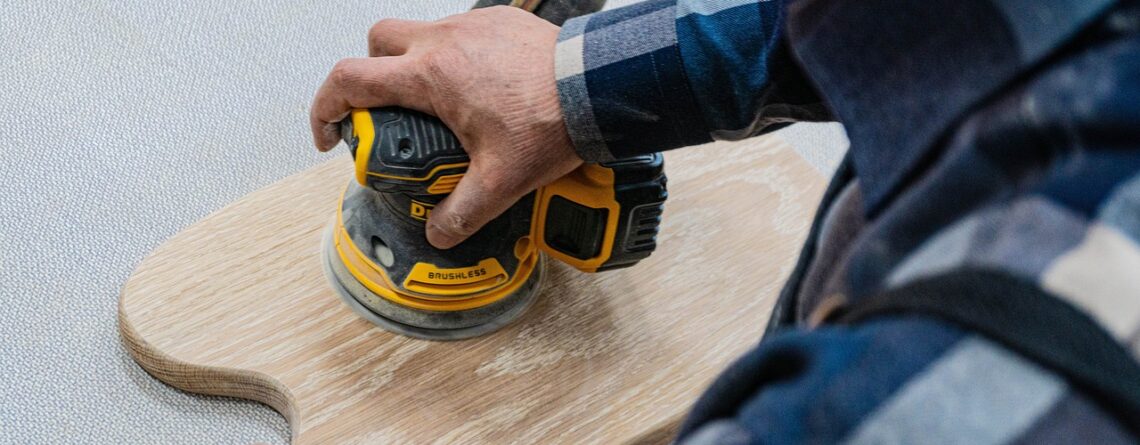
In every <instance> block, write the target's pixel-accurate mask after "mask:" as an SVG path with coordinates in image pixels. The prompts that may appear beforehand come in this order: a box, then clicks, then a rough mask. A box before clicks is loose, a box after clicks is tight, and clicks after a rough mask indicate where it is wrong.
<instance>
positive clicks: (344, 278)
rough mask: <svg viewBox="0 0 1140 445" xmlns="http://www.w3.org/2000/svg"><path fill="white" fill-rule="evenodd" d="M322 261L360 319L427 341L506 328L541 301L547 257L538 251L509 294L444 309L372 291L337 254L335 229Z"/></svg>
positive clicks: (328, 233)
mask: <svg viewBox="0 0 1140 445" xmlns="http://www.w3.org/2000/svg"><path fill="white" fill-rule="evenodd" d="M321 262H322V263H324V270H325V275H327V276H328V278H329V282H330V283H331V284H332V287H333V289H335V290H336V291H337V294H338V295H340V297H341V299H342V300H344V302H345V304H347V305H348V306H349V307H350V308H352V310H353V311H355V312H356V313H357V314H359V315H360V316H361V317H363V318H364V319H366V320H368V321H371V322H373V323H375V324H376V325H378V326H380V327H382V328H384V329H386V330H389V331H392V332H395V333H398V334H402V335H407V336H409V337H415V338H421V339H426V340H461V339H465V338H471V337H476V336H479V335H483V334H486V333H489V332H492V331H495V330H498V329H499V328H502V327H503V326H506V325H507V324H509V323H510V322H511V321H514V320H515V319H516V318H518V317H520V316H522V315H523V314H524V313H525V312H526V310H527V309H529V308H530V307H531V306H532V305H533V304H534V301H535V300H537V299H538V294H539V291H540V290H541V288H542V280H543V277H544V276H545V275H546V273H545V272H546V258H545V256H544V255H540V256H539V258H538V263H537V264H536V265H535V268H534V271H533V272H532V273H531V275H530V277H528V278H527V280H526V281H525V282H524V283H523V284H522V285H520V286H519V288H518V289H516V290H515V291H514V292H512V293H511V295H508V296H506V297H504V298H502V299H501V300H498V301H496V302H494V303H491V304H488V305H486V306H482V307H478V308H473V309H468V310H462V311H447V312H442V311H426V310H421V309H415V308H410V307H406V306H402V305H399V304H396V303H394V302H392V301H389V300H388V299H386V298H384V297H381V296H380V295H376V294H375V293H374V292H372V291H370V290H368V288H367V287H365V286H364V285H363V284H361V283H360V282H359V281H358V280H357V279H356V277H355V276H353V275H352V273H350V272H349V271H348V269H347V268H346V267H345V266H344V263H343V262H342V261H341V259H340V257H339V256H338V255H337V254H336V247H335V245H334V242H333V231H332V228H331V227H330V229H329V230H327V231H326V232H325V234H324V241H323V242H322V246H321Z"/></svg>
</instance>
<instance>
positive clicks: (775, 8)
mask: <svg viewBox="0 0 1140 445" xmlns="http://www.w3.org/2000/svg"><path fill="white" fill-rule="evenodd" d="M784 3H785V2H784V0H759V1H758V0H648V1H645V2H643V3H638V4H634V5H630V6H627V7H624V8H618V9H614V10H609V11H603V12H600V13H596V14H592V15H588V16H583V17H578V18H575V19H572V20H570V21H567V22H566V24H565V25H563V27H562V31H561V34H560V35H559V38H558V39H559V40H558V44H557V46H556V48H555V76H556V78H557V81H558V92H559V96H560V101H561V105H562V110H563V114H564V116H565V120H566V126H567V129H568V130H569V133H570V138H571V139H572V140H573V142H574V145H575V146H576V148H577V150H578V153H579V154H580V155H581V156H582V157H583V159H586V160H588V161H606V160H610V159H614V158H622V157H627V156H632V155H636V154H642V153H649V152H655V151H661V150H667V149H671V148H677V147H683V146H687V145H696V144H701V143H705V142H709V141H711V140H713V139H739V138H743V137H747V136H751V135H754V134H758V133H761V132H763V131H766V130H771V129H774V128H776V127H778V126H780V125H782V124H787V123H789V122H791V121H794V120H805V119H806V120H818V118H819V117H820V115H822V114H826V113H821V112H820V109H821V108H822V106H821V105H819V100H818V99H816V95H815V94H814V90H811V89H810V88H806V87H805V85H806V82H805V81H803V80H802V76H799V75H798V73H799V71H798V67H797V68H795V69H794V71H795V73H793V74H788V75H782V74H781V73H785V72H787V71H790V70H791V67H793V66H795V64H794V63H792V62H790V61H791V58H790V57H788V55H787V51H786V50H785V49H784V47H783V43H782V39H781V37H780V36H781V29H782V22H783V14H784ZM777 59H778V61H777ZM781 76H783V77H790V78H801V79H798V80H793V81H788V82H783V84H785V85H792V87H789V88H782V90H783V91H784V93H781V92H774V91H773V88H772V86H773V85H774V84H776V83H778V82H773V80H774V79H776V78H778V77H781Z"/></svg>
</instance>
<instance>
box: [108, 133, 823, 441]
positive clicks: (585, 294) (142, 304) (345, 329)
mask: <svg viewBox="0 0 1140 445" xmlns="http://www.w3.org/2000/svg"><path fill="white" fill-rule="evenodd" d="M666 171H667V173H668V174H669V179H670V182H669V189H670V197H669V201H668V203H667V204H666V212H665V218H664V222H663V227H662V233H661V236H660V238H659V248H658V251H657V252H656V253H655V254H654V255H653V256H652V257H650V258H649V259H648V260H646V261H644V262H642V263H641V264H639V265H637V266H636V267H633V268H629V269H623V270H619V271H613V272H607V273H603V274H596V275H588V274H582V273H579V272H577V271H575V270H573V269H570V268H568V267H565V266H563V265H561V264H557V262H554V261H551V262H550V263H549V265H550V266H552V267H549V268H548V271H549V272H550V273H549V275H548V277H547V280H546V286H545V288H544V290H543V292H542V297H541V299H540V301H539V302H538V303H537V304H536V306H535V307H534V308H533V309H532V310H531V312H529V313H528V314H527V315H526V316H524V317H523V318H522V319H520V320H519V321H517V322H515V323H514V324H512V325H510V326H508V327H507V328H505V329H503V330H501V331H498V332H496V333H493V334H491V335H488V336H484V337H480V338H477V339H472V340H467V341H459V342H429V341H423V340H414V339H410V338H406V337H401V336H397V335H394V334H391V333H388V332H386V331H383V330H381V329H379V328H377V327H375V326H373V325H371V324H369V323H368V322H366V321H364V320H362V319H360V318H358V317H356V316H355V315H354V314H353V313H352V312H351V311H350V310H349V309H348V308H347V307H345V306H344V305H343V304H342V303H341V301H340V299H339V297H337V296H336V295H335V294H334V293H333V291H332V290H331V289H330V287H329V285H328V284H327V281H326V278H325V276H324V274H323V272H322V267H321V262H320V254H319V250H320V244H321V234H322V231H323V230H324V229H325V228H326V226H327V224H329V223H330V221H331V219H332V217H333V211H334V209H335V208H336V200H337V197H338V194H339V192H340V191H341V190H342V188H343V186H344V184H345V183H346V181H348V180H349V177H350V174H351V166H350V160H349V159H348V157H339V158H337V159H334V160H331V161H329V162H327V163H324V164H321V165H319V166H316V167H313V168H311V169H309V170H306V171H304V172H301V173H299V174H296V175H293V176H291V177H288V178H286V179H284V180H282V181H280V182H278V183H275V184H273V185H270V186H269V187H266V188H264V189H262V190H259V191H257V192H254V193H252V194H250V195H248V196H245V197H243V198H242V199H240V200H238V201H236V202H234V203H233V204H231V205H229V206H228V207H226V208H224V209H222V210H220V211H218V212H216V213H214V214H212V215H211V216H209V217H207V218H205V219H203V220H202V221H199V222H198V223H196V224H194V225H193V226H191V227H189V228H187V229H186V230H184V231H182V232H181V233H179V234H177V235H175V236H174V237H173V238H171V239H170V240H169V241H167V242H166V243H165V244H163V245H162V246H161V247H159V248H158V249H157V250H155V251H154V252H153V253H152V254H151V255H150V256H149V257H148V258H146V259H145V260H144V261H143V262H142V263H141V264H140V265H139V267H138V269H137V270H136V271H135V273H134V274H133V276H132V277H131V278H130V279H129V280H128V282H127V283H126V284H125V285H124V287H123V291H122V297H121V301H120V305H119V329H120V333H121V335H122V338H123V341H124V343H125V345H126V347H127V350H128V351H130V354H131V355H132V356H133V357H134V359H135V360H136V361H138V362H139V364H140V365H142V367H143V368H144V369H146V370H147V371H148V372H150V373H151V374H152V375H154V376H155V377H157V378H159V379H160V380H162V381H164V382H166V383H168V384H170V385H173V386H175V387H178V388H181V389H184V390H187V391H192V392H197V393H203V394H214V395H226V396H234V397H241V398H246V399H253V400H257V401H260V402H263V403H266V404H268V405H270V406H272V407H273V408H274V409H276V410H277V411H279V412H281V413H282V414H283V415H284V416H285V417H286V418H287V419H288V420H289V423H290V425H291V426H292V430H293V442H294V443H299V444H300V443H321V444H323V443H575V444H577V443H615V442H638V443H651V442H660V441H663V440H666V441H667V440H668V439H669V437H670V436H671V432H672V431H673V429H674V428H676V425H677V422H679V420H680V419H681V418H682V416H683V415H684V413H685V411H686V410H687V409H688V407H689V405H690V404H691V403H692V401H693V400H694V399H695V398H696V397H697V396H698V395H699V393H700V391H701V390H702V389H703V388H704V387H705V386H706V385H707V384H708V383H709V382H710V381H711V380H712V379H713V378H714V377H715V376H716V375H717V373H718V372H719V371H720V370H721V369H722V368H724V367H725V366H726V365H727V364H728V363H729V362H730V361H731V360H732V359H733V358H734V357H736V356H738V355H739V354H741V353H743V352H744V351H745V350H747V349H748V348H749V347H750V346H752V345H753V344H754V343H755V342H756V340H757V339H758V337H759V335H760V332H761V331H762V329H763V326H764V323H765V321H766V319H767V316H768V313H769V311H770V308H771V305H772V303H773V301H774V298H775V295H776V293H777V292H778V291H779V289H780V286H781V284H782V282H783V279H784V278H785V277H786V276H787V274H788V273H789V271H790V270H791V267H792V265H793V259H794V257H795V255H796V254H797V252H798V248H799V246H800V243H801V242H802V240H803V237H804V236H805V233H806V231H807V228H808V224H809V220H810V217H811V213H812V211H813V210H814V207H815V205H816V201H817V200H818V198H819V196H820V194H821V193H822V190H823V178H822V177H821V175H820V174H819V173H818V172H816V171H815V170H814V169H813V168H812V167H811V166H809V165H808V164H807V163H806V162H804V161H803V160H802V159H801V158H799V157H798V156H797V155H796V154H795V153H794V152H793V151H792V150H791V149H790V147H789V146H788V145H787V144H786V143H784V142H783V141H782V140H780V139H779V138H778V137H775V136H769V137H766V138H760V139H754V140H750V141H746V142H740V143H731V144H730V143H716V144H713V146H710V147H705V148H701V149H689V150H684V151H680V152H673V153H669V154H668V155H667V156H666Z"/></svg>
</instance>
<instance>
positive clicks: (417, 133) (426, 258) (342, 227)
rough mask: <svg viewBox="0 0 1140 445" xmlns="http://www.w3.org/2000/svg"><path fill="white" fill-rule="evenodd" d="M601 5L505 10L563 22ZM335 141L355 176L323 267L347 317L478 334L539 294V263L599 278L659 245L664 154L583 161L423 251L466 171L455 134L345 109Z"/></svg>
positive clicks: (430, 334) (424, 121) (534, 1)
mask: <svg viewBox="0 0 1140 445" xmlns="http://www.w3.org/2000/svg"><path fill="white" fill-rule="evenodd" d="M603 1H604V0H581V1H575V0H561V1H549V0H548V1H545V2H544V1H538V0H514V1H511V2H510V3H511V4H512V5H514V6H519V7H523V8H524V9H527V10H528V11H531V12H536V13H538V14H539V16H540V17H543V18H545V19H547V20H550V21H552V22H554V23H555V24H561V22H562V21H564V20H566V19H567V18H568V17H571V16H573V15H579V14H583V13H587V12H593V11H596V10H597V9H600V7H601V3H602V2H603ZM493 3H495V2H493V1H480V2H479V3H477V4H476V7H481V6H488V5H490V4H493ZM500 3H503V2H500ZM341 134H342V137H343V139H344V140H345V142H346V144H347V145H348V147H349V149H350V151H351V152H352V156H353V159H354V165H355V173H356V174H355V178H353V179H352V180H350V181H349V184H348V186H347V187H346V189H345V191H344V194H343V195H342V197H341V202H340V208H339V210H338V212H337V214H336V221H335V223H334V224H333V226H332V227H331V228H330V230H329V233H328V234H327V235H326V241H325V246H324V255H323V257H324V262H325V270H326V272H327V274H328V276H329V279H330V281H331V282H332V284H333V287H334V288H336V289H337V291H338V293H339V294H340V295H341V297H342V299H343V300H344V301H345V302H346V303H347V304H348V305H349V306H350V307H352V308H353V310H355V311H356V312H357V313H358V314H360V315H361V316H362V317H364V318H366V319H368V320H370V321H372V322H373V323H375V324H377V325H379V326H381V327H383V328H385V329H388V330H390V331H393V332H397V333H400V334H404V335H408V336H412V337H417V338H425V339H432V340H455V339H462V338H469V337H474V336H477V335H481V334H485V333H488V332H491V331H494V330H496V329H498V328H500V327H502V326H504V325H506V324H507V323H509V322H511V321H512V320H514V319H516V318H518V317H519V316H520V315H522V314H523V313H524V312H525V311H526V309H527V308H529V307H530V306H531V305H532V303H533V302H534V301H535V300H536V299H537V296H538V293H539V290H540V289H541V287H542V280H543V275H544V267H545V262H544V261H545V257H547V256H549V257H552V258H554V259H556V260H559V261H562V262H564V263H566V264H569V265H571V266H573V267H575V268H577V269H579V270H581V271H584V272H600V271H605V270H611V269H617V268H622V267H628V266H632V265H634V264H636V263H637V262H638V261H640V260H642V259H644V258H646V257H648V256H649V255H650V254H651V253H652V252H653V250H654V249H655V248H656V236H657V231H658V227H659V225H660V222H661V213H662V210H663V206H664V203H665V198H666V196H667V193H666V189H665V182H666V181H665V174H664V170H663V168H664V164H663V160H662V157H661V155H660V154H652V155H644V156H638V157H634V158H628V159H620V160H617V161H614V162H608V163H602V164H593V163H587V164H583V165H582V166H581V167H579V168H578V169H577V170H575V171H573V172H571V173H570V174H568V175H566V176H564V177H562V178H560V179H558V180H556V181H554V182H553V183H551V184H548V185H546V186H544V187H542V188H539V189H538V190H536V191H534V192H532V193H530V194H528V195H526V196H524V197H523V198H522V199H520V200H519V201H518V202H517V203H515V204H514V205H513V206H511V207H510V208H509V209H508V210H507V211H506V212H504V213H503V214H502V215H500V216H499V217H497V218H495V219H494V220H492V221H491V222H490V223H488V224H487V225H486V226H484V227H483V228H482V229H480V230H479V231H478V232H476V233H475V234H474V235H472V236H471V237H470V238H468V239H467V240H465V241H464V242H462V243H460V244H459V245H457V246H455V247H453V248H451V249H447V250H441V249H436V248H434V247H432V246H431V245H430V244H428V242H427V238H426V235H425V222H426V221H427V217H428V216H429V215H430V214H431V210H432V208H433V207H434V206H435V205H436V204H438V203H439V202H440V201H442V200H443V199H444V198H445V197H447V195H448V194H449V193H450V192H451V191H452V190H454V188H455V186H456V184H458V183H459V180H460V178H462V177H463V174H464V172H465V171H466V169H467V166H468V158H467V154H466V151H465V150H464V149H463V147H462V145H461V144H460V142H459V140H458V139H457V138H456V136H455V134H454V133H452V132H451V131H450V130H449V129H448V128H447V126H446V125H444V124H443V122H442V121H440V120H439V119H437V118H435V117H433V116H430V115H427V114H423V113H419V112H416V111H412V110H408V109H403V108H395V107H386V108H373V109H358V110H353V111H352V113H351V114H350V116H349V118H348V119H346V120H345V121H344V122H342V123H341Z"/></svg>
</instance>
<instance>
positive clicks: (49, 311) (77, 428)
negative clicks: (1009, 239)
mask: <svg viewBox="0 0 1140 445" xmlns="http://www.w3.org/2000/svg"><path fill="white" fill-rule="evenodd" d="M469 3H470V0H404V1H394V0H393V1H383V0H342V1H338V2H323V1H322V2H318V1H311V0H307V1H289V2H279V1H266V0H255V1H250V2H233V1H227V0H204V1H196V2H193V3H184V2H153V1H137V0H135V1H122V2H110V1H104V0H94V1H79V0H71V1H66V0H63V1H51V0H49V1H46V2H45V1H36V0H7V1H4V2H3V3H0V135H3V137H2V139H0V303H2V304H0V443H3V444H8V443H14V444H15V443H19V444H26V443H33V444H35V443H124V444H129V443H167V444H177V443H185V444H206V443H249V442H255V441H265V442H270V443H285V442H287V441H288V437H289V433H288V427H287V425H286V424H285V421H284V419H282V418H281V417H280V416H279V415H277V414H276V413H275V412H273V411H272V410H270V409H269V408H267V407H265V406H262V405H260V404H256V403H252V402H244V401H238V400H232V399H223V398H211V397H200V396H195V395H191V394H186V393H183V392H180V391H177V390H174V389H171V388H169V387H167V386H165V385H163V384H162V383H159V382H158V381H156V380H154V379H152V378H150V377H149V376H148V375H146V373H144V372H143V371H142V370H141V369H140V368H139V367H138V366H136V365H135V364H134V363H133V362H132V361H131V360H130V359H129V358H128V357H127V356H126V355H125V353H124V351H123V349H122V347H121V346H120V345H119V342H118V338H117V335H116V327H115V316H116V304H117V301H118V291H119V286H120V285H121V284H122V283H123V281H124V280H126V278H127V276H128V275H129V274H130V272H131V270H132V269H133V268H134V266H135V265H136V264H137V263H138V262H139V261H140V260H141V259H142V258H143V257H144V256H145V255H146V254H147V253H148V252H149V251H150V250H151V249H153V248H154V247H156V246H158V245H159V244H160V243H161V242H162V241H163V240H164V239H166V238H167V237H169V236H170V235H173V234H175V233H177V232H178V231H179V230H180V229H182V228H184V227H186V226H187V225H189V224H191V223H193V222H194V221H196V220H198V219H199V218H201V217H203V216H205V215H207V214H208V213H210V212H211V211H214V210H216V209H218V208H220V207H222V206H223V205H225V204H226V203H228V202H230V201H233V200H234V199H237V198H238V197H240V196H242V195H244V194H246V193H248V192H250V191H253V190H256V189H258V188H260V187H262V186H265V185H267V184H270V183H272V182H273V181H276V180H277V179H280V178H282V177H285V176H287V175H289V174H292V173H295V172H297V171H300V170H303V169H305V168H306V167H309V166H311V165H313V164H315V163H317V162H320V161H321V160H323V159H326V158H327V156H326V155H321V154H318V153H317V152H316V151H314V150H313V149H311V148H310V145H309V134H308V123H307V106H308V103H309V100H310V98H311V95H312V93H313V90H314V89H315V88H316V86H317V85H318V84H319V82H320V81H321V80H322V79H323V77H324V75H325V73H326V71H327V70H328V68H329V67H331V66H332V64H333V63H334V62H335V61H336V60H337V59H339V58H342V57H346V56H351V55H362V54H364V53H365V52H366V46H365V40H364V36H365V33H366V31H367V29H368V27H369V25H371V24H372V23H373V22H374V21H376V20H378V19H380V18H383V17H403V18H412V19H434V18H439V17H442V16H445V15H448V14H452V13H457V12H461V11H462V10H464V9H466V8H467V7H468V6H469ZM611 3H614V4H613V5H611V6H615V5H618V4H627V3H631V2H630V1H620V2H611ZM785 134H786V135H788V137H789V139H790V140H791V141H792V142H793V143H794V144H795V145H797V146H798V147H799V149H800V151H801V152H802V153H804V155H805V157H806V158H807V159H808V160H809V161H811V162H813V164H815V165H816V166H817V167H819V168H820V169H821V170H829V169H830V168H832V167H833V165H834V162H835V160H837V159H838V155H839V153H841V152H842V150H843V148H844V147H845V144H846V142H845V140H844V138H843V135H842V132H841V130H839V129H838V128H837V127H836V126H818V125H817V126H793V127H792V128H790V129H788V130H785Z"/></svg>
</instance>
